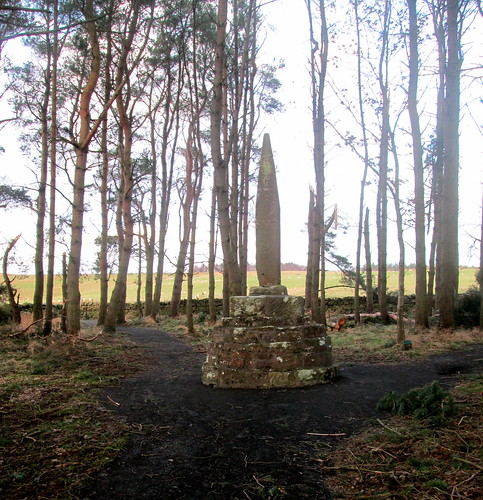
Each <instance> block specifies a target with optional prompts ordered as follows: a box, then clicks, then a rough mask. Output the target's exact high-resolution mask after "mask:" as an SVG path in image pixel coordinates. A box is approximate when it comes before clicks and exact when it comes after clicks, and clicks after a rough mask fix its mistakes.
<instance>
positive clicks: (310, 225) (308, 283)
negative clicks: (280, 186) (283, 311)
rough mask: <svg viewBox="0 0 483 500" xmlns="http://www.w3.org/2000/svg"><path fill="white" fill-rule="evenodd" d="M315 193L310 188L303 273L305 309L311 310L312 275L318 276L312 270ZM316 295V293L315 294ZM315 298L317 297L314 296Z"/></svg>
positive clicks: (312, 298) (312, 297)
mask: <svg viewBox="0 0 483 500" xmlns="http://www.w3.org/2000/svg"><path fill="white" fill-rule="evenodd" d="M314 205H315V195H314V192H313V191H312V189H311V190H310V199H309V212H308V217H307V232H308V251H307V270H306V273H305V310H306V311H311V312H312V310H313V308H314V305H315V304H317V302H315V303H313V300H314V296H313V295H314V294H313V285H312V280H313V278H314V276H316V277H318V272H314V211H315V208H314ZM317 295H318V294H317ZM315 298H317V297H315Z"/></svg>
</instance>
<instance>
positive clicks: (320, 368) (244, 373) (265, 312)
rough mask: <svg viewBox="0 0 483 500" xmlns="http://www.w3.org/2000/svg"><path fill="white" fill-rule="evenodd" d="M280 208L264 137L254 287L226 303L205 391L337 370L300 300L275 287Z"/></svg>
mask: <svg viewBox="0 0 483 500" xmlns="http://www.w3.org/2000/svg"><path fill="white" fill-rule="evenodd" d="M280 248H281V239H280V203H279V199H278V189H277V178H276V172H275V164H274V162H273V154H272V148H271V145H270V137H269V135H268V134H265V136H264V138H263V148H262V157H261V161H260V170H259V176H258V191H257V206H256V265H257V275H258V281H259V286H255V287H252V288H251V289H250V295H249V296H248V297H231V298H230V316H229V317H227V318H223V321H222V324H221V326H218V327H216V328H215V329H214V332H213V339H212V342H211V344H210V345H209V346H208V354H207V357H206V362H205V363H204V364H203V367H202V381H203V383H204V384H205V385H213V386H214V387H224V388H230V387H231V388H247V389H271V388H288V387H304V386H308V385H314V384H321V383H325V382H330V381H332V380H334V379H335V378H337V377H338V375H339V368H338V366H337V365H334V364H333V361H332V346H331V343H330V337H329V336H327V333H326V330H325V327H324V325H320V324H316V323H312V321H311V320H310V318H309V317H308V316H306V315H305V313H304V298H303V297H295V296H290V295H288V294H287V288H286V287H285V286H283V285H282V284H281V259H280Z"/></svg>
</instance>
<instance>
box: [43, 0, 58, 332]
mask: <svg viewBox="0 0 483 500" xmlns="http://www.w3.org/2000/svg"><path fill="white" fill-rule="evenodd" d="M52 20H53V24H52V27H53V31H54V32H53V35H52V36H53V40H52V82H51V85H52V96H51V107H50V113H51V127H50V140H51V145H50V186H49V243H48V257H47V283H46V295H45V320H44V335H49V334H50V333H51V332H52V319H53V298H54V270H55V236H56V221H55V215H56V213H55V211H56V206H55V205H56V182H57V106H58V93H57V82H58V71H57V69H58V60H59V36H58V32H57V30H58V0H54V3H53V17H52Z"/></svg>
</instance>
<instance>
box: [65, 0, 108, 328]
mask: <svg viewBox="0 0 483 500" xmlns="http://www.w3.org/2000/svg"><path fill="white" fill-rule="evenodd" d="M84 12H85V19H86V24H85V27H86V30H87V33H88V36H89V46H90V49H91V54H92V59H91V69H90V74H89V78H88V80H87V83H86V85H85V86H84V89H83V90H82V95H81V100H80V109H79V119H80V134H79V143H78V146H77V147H76V167H75V174H74V194H73V202H72V223H71V224H72V229H71V239H70V254H69V268H68V272H67V300H66V306H67V317H66V327H67V333H69V334H70V335H77V334H78V333H79V331H80V317H81V309H80V290H79V277H80V265H81V251H82V232H83V228H84V192H85V174H86V169H87V154H88V148H89V133H90V130H91V127H90V103H91V98H92V95H93V93H94V91H95V88H96V85H97V80H98V78H99V73H100V50H99V41H98V38H97V29H96V25H95V21H94V19H95V17H96V16H95V12H94V2H93V0H86V2H85V7H84Z"/></svg>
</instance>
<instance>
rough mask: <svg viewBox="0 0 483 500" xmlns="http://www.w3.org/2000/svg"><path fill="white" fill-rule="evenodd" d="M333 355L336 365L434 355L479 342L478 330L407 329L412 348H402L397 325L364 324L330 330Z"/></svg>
mask: <svg viewBox="0 0 483 500" xmlns="http://www.w3.org/2000/svg"><path fill="white" fill-rule="evenodd" d="M329 335H330V336H331V339H332V345H333V352H334V357H335V359H336V361H337V363H339V364H342V365H344V364H354V363H401V362H404V361H411V360H415V359H419V358H425V357H428V356H431V355H434V354H438V353H442V352H447V351H451V350H454V349H458V348H461V347H463V346H464V345H465V344H470V343H475V342H481V341H482V336H481V332H480V331H479V330H478V329H473V330H463V329H461V330H456V331H454V332H440V331H436V330H429V331H428V332H427V333H420V334H415V333H414V332H413V331H411V330H410V329H408V331H407V333H406V339H407V340H410V341H411V345H412V349H410V350H408V351H403V350H402V349H401V346H400V345H398V344H396V338H397V327H396V325H380V324H379V325H378V324H366V325H362V326H357V327H353V328H347V329H346V330H342V331H341V332H330V333H329Z"/></svg>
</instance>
